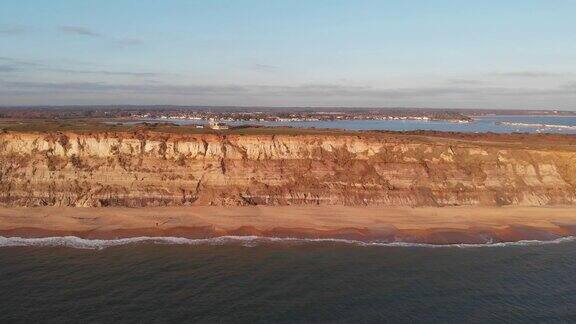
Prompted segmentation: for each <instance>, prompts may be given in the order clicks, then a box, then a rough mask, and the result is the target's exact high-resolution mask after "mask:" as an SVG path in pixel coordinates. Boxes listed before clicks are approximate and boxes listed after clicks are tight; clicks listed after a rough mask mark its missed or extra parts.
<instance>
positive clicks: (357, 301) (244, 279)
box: [0, 240, 576, 323]
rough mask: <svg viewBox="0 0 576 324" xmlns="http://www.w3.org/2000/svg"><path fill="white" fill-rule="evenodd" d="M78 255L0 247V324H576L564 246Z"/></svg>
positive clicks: (156, 248)
mask: <svg viewBox="0 0 576 324" xmlns="http://www.w3.org/2000/svg"><path fill="white" fill-rule="evenodd" d="M220 243H222V242H220ZM20 245H22V244H20ZM80 247H81V248H78V247H75V248H74V247H64V246H58V244H46V246H42V244H36V245H35V246H11V247H8V246H6V245H4V246H3V247H0V291H1V292H2V293H1V294H0V322H3V323H7V322H22V323H33V322H42V323H46V322H51V323H60V322H70V321H71V322H113V321H114V322H117V321H121V322H134V323H136V322H173V323H181V322H201V323H214V322H232V323H254V322H256V323H269V322H280V323H293V322H325V323H333V322H368V323H370V322H372V323H381V322H437V323H446V322H462V321H468V322H469V321H472V322H517V323H526V322H574V321H576V281H575V280H574V273H575V269H576V242H574V241H571V240H566V241H562V242H557V243H556V244H536V243H533V244H515V245H499V246H485V247H458V246H453V247H441V248H434V247H425V246H412V247H410V246H403V247H394V246H359V245H354V244H347V243H343V242H252V243H250V244H247V242H225V243H222V244H193V245H192V244H180V245H178V244H165V243H164V244H162V243H161V244H159V243H158V242H156V243H153V242H139V243H131V244H123V245H117V246H109V247H107V248H103V249H94V248H93V247H95V246H92V248H87V246H84V247H82V246H80ZM101 247H102V246H101Z"/></svg>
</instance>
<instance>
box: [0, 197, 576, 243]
mask: <svg viewBox="0 0 576 324" xmlns="http://www.w3.org/2000/svg"><path fill="white" fill-rule="evenodd" d="M0 236H2V237H5V238H13V237H22V238H46V237H64V236H74V237H78V238H82V239H105V240H110V239H120V238H136V237H150V238H161V237H163V238H166V237H177V238H187V239H209V238H218V237H227V236H233V237H262V238H291V239H328V240H353V241H359V242H384V243H394V242H402V243H415V244H434V245H446V244H486V243H502V242H518V241H524V240H538V241H553V240H557V239H560V238H563V237H570V236H576V208H575V207H570V206H564V207H516V206H514V207H475V206H463V207H442V208H438V207H419V208H409V207H347V206H320V207H317V206H314V207H306V206H262V207H200V206H198V207H155V208H71V207H34V208H0Z"/></svg>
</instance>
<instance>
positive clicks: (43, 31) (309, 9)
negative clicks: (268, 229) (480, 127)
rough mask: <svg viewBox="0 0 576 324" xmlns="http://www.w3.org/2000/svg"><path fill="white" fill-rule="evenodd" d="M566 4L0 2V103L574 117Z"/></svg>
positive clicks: (573, 40)
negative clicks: (403, 109) (561, 112)
mask: <svg viewBox="0 0 576 324" xmlns="http://www.w3.org/2000/svg"><path fill="white" fill-rule="evenodd" d="M575 16H576V1H568V0H564V1H560V0H557V1H555V0H541V1H530V0H522V1H521V0H507V1H501V0H500V1H491V0H483V1H456V0H453V1H448V0H436V1H431V0H430V1H426V0H421V1H400V0H397V1H384V0H382V1H336V0H331V1H330V0H326V1H322V0H316V1H303V0H291V1H289V0H285V1H284V0H276V1H272V0H268V1H265V0H259V1H257V0H234V1H224V0H204V1H184V0H172V1H170V0H165V1H160V0H157V1H152V0H148V1H146V0H139V1H136V0H130V1H129V0H83V1H77V0H68V1H66V0H51V1H44V0H37V1H33V0H18V1H1V2H0V105H14V104H16V105H27V104H53V105H57V104H190V105H271V106H376V107H379V106H410V107H414V106H416V107H462V108H519V109H520V108H550V109H559V108H560V109H576V24H575V23H574V17H575Z"/></svg>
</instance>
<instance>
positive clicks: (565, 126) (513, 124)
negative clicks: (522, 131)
mask: <svg viewBox="0 0 576 324" xmlns="http://www.w3.org/2000/svg"><path fill="white" fill-rule="evenodd" d="M499 124H500V125H505V126H517V127H529V128H560V129H576V126H573V125H558V124H535V123H534V124H533V123H516V122H499Z"/></svg>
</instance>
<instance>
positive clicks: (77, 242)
mask: <svg viewBox="0 0 576 324" xmlns="http://www.w3.org/2000/svg"><path fill="white" fill-rule="evenodd" d="M575 240H576V237H574V236H567V237H561V238H558V239H555V240H550V241H538V240H522V241H516V242H498V243H491V242H488V243H483V244H468V243H458V244H428V243H410V242H363V241H357V240H346V239H329V238H322V239H303V238H277V237H260V236H221V237H214V238H206V239H188V238H183V237H147V236H143V237H132V238H120V239H110V240H101V239H83V238H79V237H76V236H60V237H44V238H22V237H4V236H0V247H25V246H36V247H37V246H46V247H69V248H76V249H105V248H108V247H113V246H120V245H128V244H141V243H152V244H170V245H225V244H238V245H241V246H246V247H253V246H258V245H261V244H267V243H268V244H269V243H288V244H306V243H308V244H309V243H312V244H313V243H332V244H347V245H355V246H364V247H371V246H382V247H416V248H481V247H508V246H530V245H544V244H559V243H566V242H572V241H575Z"/></svg>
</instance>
